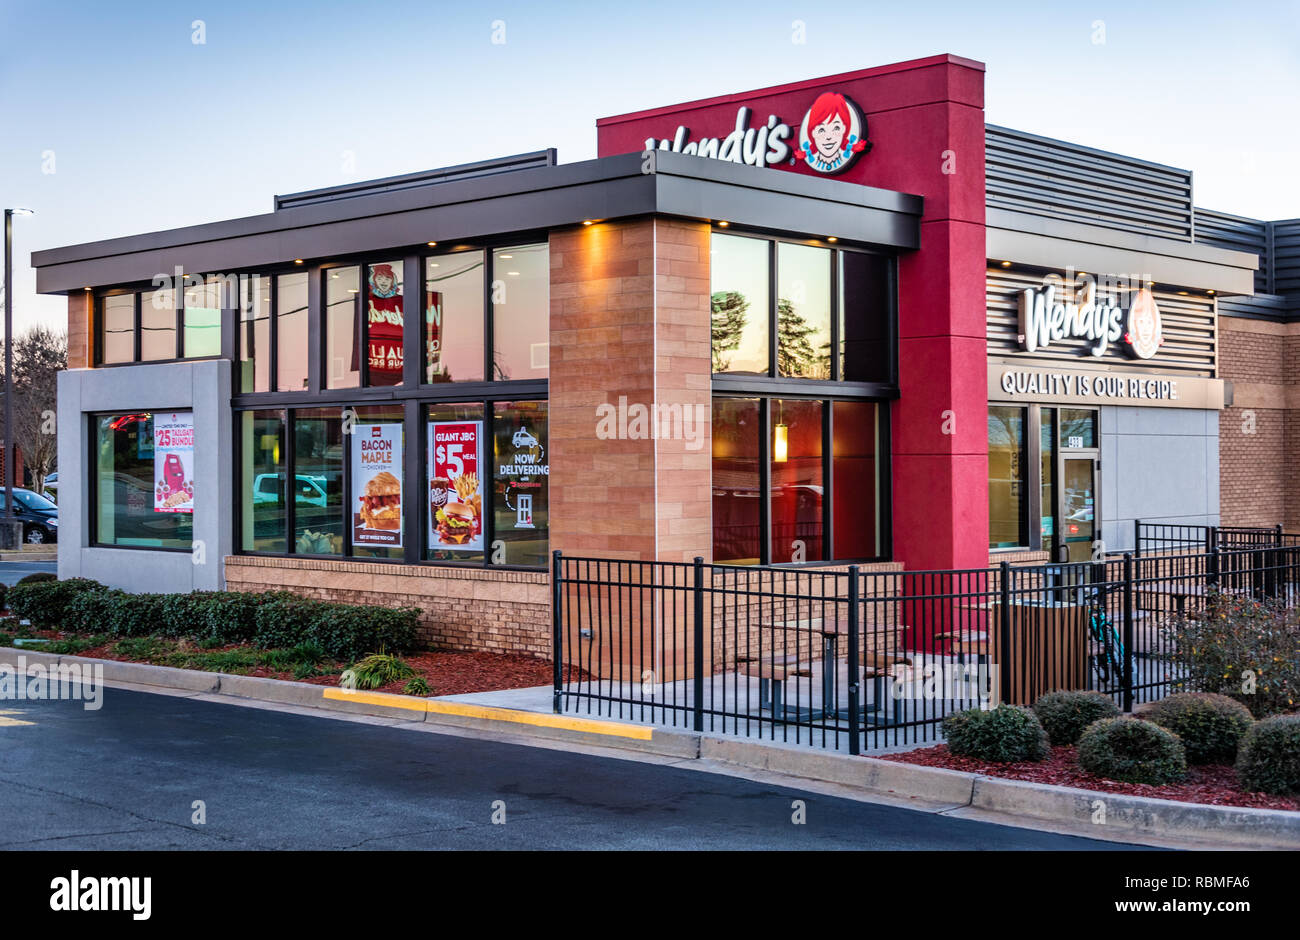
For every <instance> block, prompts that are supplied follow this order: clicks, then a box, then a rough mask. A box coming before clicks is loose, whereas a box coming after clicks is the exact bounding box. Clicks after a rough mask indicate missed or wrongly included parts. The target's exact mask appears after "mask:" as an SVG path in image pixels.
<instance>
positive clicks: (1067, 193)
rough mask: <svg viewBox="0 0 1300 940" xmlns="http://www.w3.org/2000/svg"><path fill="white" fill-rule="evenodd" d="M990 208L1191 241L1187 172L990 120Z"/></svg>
mask: <svg viewBox="0 0 1300 940" xmlns="http://www.w3.org/2000/svg"><path fill="white" fill-rule="evenodd" d="M984 141H985V173H986V186H987V196H986V198H987V203H988V206H989V208H996V209H1009V210H1012V211H1015V212H1026V213H1030V214H1032V215H1040V216H1045V217H1047V218H1052V219H1060V220H1063V221H1069V222H1080V223H1084V224H1088V225H1099V226H1103V227H1105V228H1114V229H1121V230H1123V231H1128V232H1142V233H1146V234H1152V235H1160V236H1162V237H1165V238H1176V239H1181V240H1183V241H1191V238H1192V174H1191V171H1190V170H1180V169H1177V168H1175V167H1167V166H1162V165H1160V164H1158V163H1149V162H1147V161H1145V160H1137V159H1134V158H1132V157H1126V156H1123V155H1121V154H1115V153H1107V152H1105V151H1102V150H1094V149H1092V148H1090V147H1082V146H1079V145H1078V144H1071V143H1067V142H1065V141H1062V140H1052V139H1051V138H1047V137H1038V136H1036V135H1034V134H1026V133H1024V132H1023V131H1016V130H1012V129H1010V128H1006V127H997V126H995V125H992V124H989V125H986V126H985V128H984Z"/></svg>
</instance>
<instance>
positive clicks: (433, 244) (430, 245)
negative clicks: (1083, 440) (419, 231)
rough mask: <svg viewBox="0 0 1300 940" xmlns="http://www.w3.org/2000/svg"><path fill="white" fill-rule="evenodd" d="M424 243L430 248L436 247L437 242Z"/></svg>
mask: <svg viewBox="0 0 1300 940" xmlns="http://www.w3.org/2000/svg"><path fill="white" fill-rule="evenodd" d="M425 244H426V245H428V246H429V247H430V248H436V247H437V245H438V243H437V242H425Z"/></svg>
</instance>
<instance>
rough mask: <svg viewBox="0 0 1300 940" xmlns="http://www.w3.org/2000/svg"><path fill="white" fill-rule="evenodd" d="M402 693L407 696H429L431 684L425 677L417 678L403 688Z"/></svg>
mask: <svg viewBox="0 0 1300 940" xmlns="http://www.w3.org/2000/svg"><path fill="white" fill-rule="evenodd" d="M402 691H403V692H405V693H406V694H407V695H429V694H430V692H429V682H428V680H427V679H425V678H424V676H416V677H415V678H414V679H412V680H411V681H410V682H408V683H406V685H404V686H402Z"/></svg>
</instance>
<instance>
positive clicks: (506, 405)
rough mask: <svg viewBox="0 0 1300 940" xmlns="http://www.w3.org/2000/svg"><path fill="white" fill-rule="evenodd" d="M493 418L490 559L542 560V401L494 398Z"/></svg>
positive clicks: (545, 461)
mask: <svg viewBox="0 0 1300 940" xmlns="http://www.w3.org/2000/svg"><path fill="white" fill-rule="evenodd" d="M492 419H493V429H494V431H493V437H494V440H493V446H492V450H493V471H492V487H493V493H492V496H493V501H492V506H493V517H494V518H493V533H492V539H493V543H492V546H491V549H492V551H491V554H490V555H489V560H490V561H492V562H493V563H494V564H508V565H535V566H544V565H545V564H546V563H547V557H546V551H547V525H548V520H549V519H550V513H549V498H548V494H549V493H550V485H549V484H550V472H551V468H550V456H549V453H548V450H547V447H548V435H547V408H546V402H544V401H514V402H497V403H496V404H494V405H493V406H492ZM498 549H499V552H498Z"/></svg>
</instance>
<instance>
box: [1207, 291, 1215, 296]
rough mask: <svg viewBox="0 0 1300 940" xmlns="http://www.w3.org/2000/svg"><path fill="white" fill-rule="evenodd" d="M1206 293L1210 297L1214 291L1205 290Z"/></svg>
mask: <svg viewBox="0 0 1300 940" xmlns="http://www.w3.org/2000/svg"><path fill="white" fill-rule="evenodd" d="M1206 293H1207V294H1209V295H1210V296H1211V297H1213V296H1214V291H1212V290H1207V291H1206Z"/></svg>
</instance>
